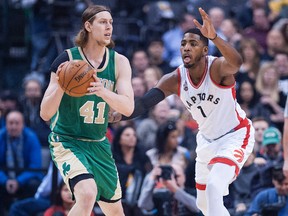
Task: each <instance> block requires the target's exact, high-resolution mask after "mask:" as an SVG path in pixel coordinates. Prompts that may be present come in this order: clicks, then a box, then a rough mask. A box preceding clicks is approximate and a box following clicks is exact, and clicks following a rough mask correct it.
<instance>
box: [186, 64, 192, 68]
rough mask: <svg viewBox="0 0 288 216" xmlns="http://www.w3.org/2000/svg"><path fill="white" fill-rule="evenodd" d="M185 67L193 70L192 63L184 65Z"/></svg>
mask: <svg viewBox="0 0 288 216" xmlns="http://www.w3.org/2000/svg"><path fill="white" fill-rule="evenodd" d="M184 67H185V68H191V67H193V64H191V63H184Z"/></svg>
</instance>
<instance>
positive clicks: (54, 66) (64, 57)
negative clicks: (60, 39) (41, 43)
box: [50, 51, 69, 73]
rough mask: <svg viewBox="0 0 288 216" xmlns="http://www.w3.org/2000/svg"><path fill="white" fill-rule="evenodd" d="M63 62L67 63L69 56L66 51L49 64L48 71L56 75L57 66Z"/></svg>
mask: <svg viewBox="0 0 288 216" xmlns="http://www.w3.org/2000/svg"><path fill="white" fill-rule="evenodd" d="M65 61H69V56H68V53H67V52H66V51H63V52H62V53H61V54H60V55H59V56H58V57H57V58H56V59H55V60H54V61H53V63H52V64H51V67H50V71H52V72H55V73H56V71H57V69H58V67H59V65H60V64H61V63H63V62H65Z"/></svg>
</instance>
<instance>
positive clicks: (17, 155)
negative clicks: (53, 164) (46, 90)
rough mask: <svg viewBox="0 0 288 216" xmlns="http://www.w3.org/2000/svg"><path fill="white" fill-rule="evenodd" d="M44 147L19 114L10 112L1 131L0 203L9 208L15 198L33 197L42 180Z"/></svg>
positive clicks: (18, 112) (14, 111)
mask: <svg viewBox="0 0 288 216" xmlns="http://www.w3.org/2000/svg"><path fill="white" fill-rule="evenodd" d="M41 165H42V164H41V144H40V142H39V139H38V137H37V135H36V134H35V133H34V132H33V131H32V130H31V129H29V128H26V127H25V126H24V116H23V114H22V113H21V112H20V111H16V110H13V111H10V112H9V113H8V114H7V116H6V127H5V128H3V129H1V130H0V167H2V169H1V171H0V200H1V203H4V207H6V209H8V208H9V206H10V204H11V202H12V200H13V199H23V198H27V197H32V196H33V195H34V194H35V192H36V190H37V187H38V186H39V184H40V183H41V180H42V173H41V172H40V170H38V171H33V170H30V169H41Z"/></svg>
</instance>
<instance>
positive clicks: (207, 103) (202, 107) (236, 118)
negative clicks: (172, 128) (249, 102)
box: [177, 56, 246, 139]
mask: <svg viewBox="0 0 288 216" xmlns="http://www.w3.org/2000/svg"><path fill="white" fill-rule="evenodd" d="M215 58H216V57H213V56H207V57H206V66H205V70H204V74H203V77H202V79H201V81H200V82H199V83H198V84H197V85H194V84H193V82H192V80H191V78H190V76H189V72H188V70H187V69H186V68H185V67H184V65H181V66H179V67H178V69H177V71H178V75H179V89H178V95H179V97H180V98H181V100H182V102H183V103H184V104H185V106H186V108H187V109H188V110H189V112H190V113H191V115H192V117H193V119H194V120H196V122H197V123H198V127H199V132H201V133H202V134H203V136H204V137H205V138H207V139H217V138H219V137H221V136H223V135H225V134H226V133H228V132H229V131H231V130H232V129H234V128H235V127H237V126H238V125H239V124H240V122H241V121H242V120H244V119H245V118H246V114H245V112H244V111H243V110H242V109H241V108H240V106H239V104H238V103H237V101H236V90H235V84H234V85H231V86H220V85H218V84H217V83H215V82H214V81H213V80H212V79H211V75H210V67H211V64H212V62H213V61H214V59H215Z"/></svg>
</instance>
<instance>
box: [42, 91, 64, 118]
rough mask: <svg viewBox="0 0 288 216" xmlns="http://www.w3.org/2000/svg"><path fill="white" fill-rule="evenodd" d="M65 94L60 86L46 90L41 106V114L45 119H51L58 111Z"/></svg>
mask: <svg viewBox="0 0 288 216" xmlns="http://www.w3.org/2000/svg"><path fill="white" fill-rule="evenodd" d="M63 94H64V92H63V90H61V89H60V88H55V89H54V91H46V92H45V95H44V97H43V100H42V102H41V106H40V116H41V118H42V119H43V120H44V121H49V120H50V119H51V118H52V116H53V115H54V114H55V113H56V112H57V110H58V108H59V105H60V102H61V99H62V97H63Z"/></svg>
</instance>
